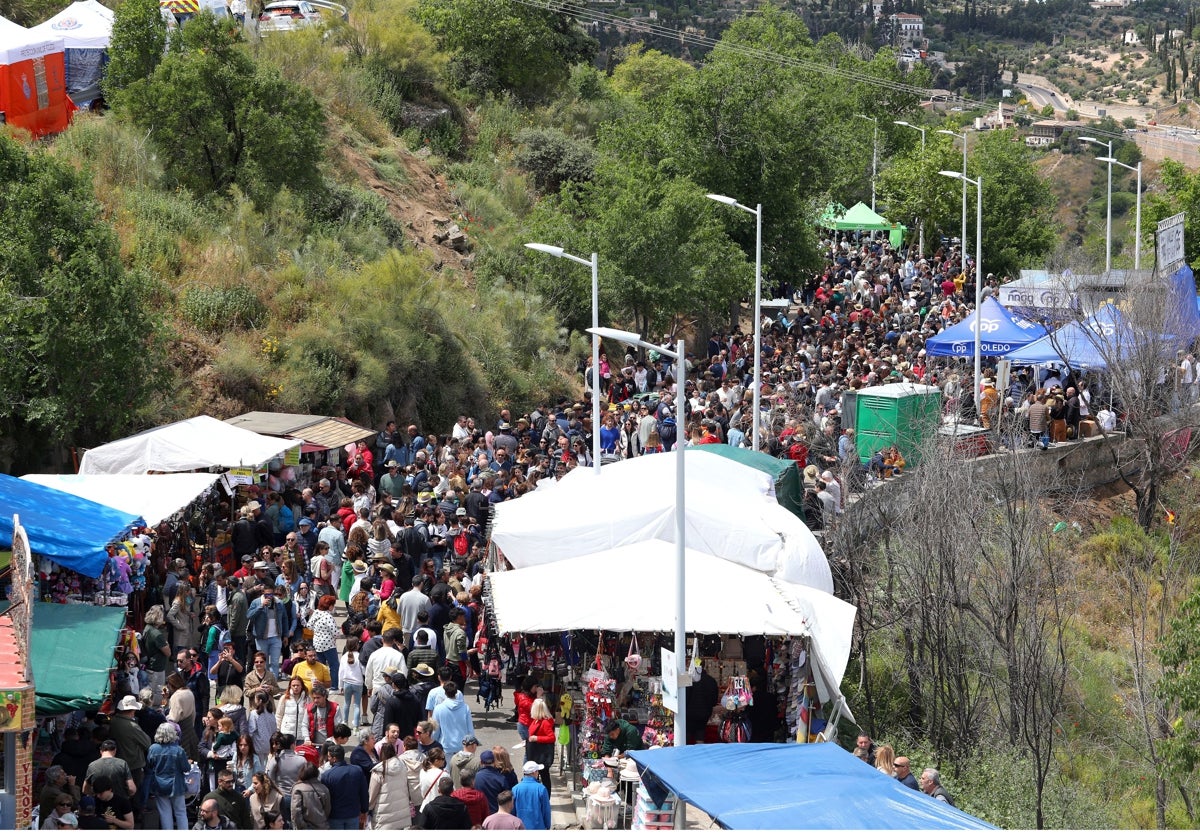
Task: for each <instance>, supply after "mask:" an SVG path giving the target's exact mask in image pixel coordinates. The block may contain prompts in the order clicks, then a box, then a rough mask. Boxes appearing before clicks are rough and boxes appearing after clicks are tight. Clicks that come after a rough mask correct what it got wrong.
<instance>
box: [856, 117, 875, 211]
mask: <svg viewBox="0 0 1200 840" xmlns="http://www.w3.org/2000/svg"><path fill="white" fill-rule="evenodd" d="M854 116H856V117H858V118H859V119H860V120H870V121H871V122H873V123H875V139H874V141H873V142H872V143H871V212H872V213H874V212H875V174H876V172H877V171H878V169H879V120H878V119H876V118H875V117H868V116H867V115H866V114H855V115H854Z"/></svg>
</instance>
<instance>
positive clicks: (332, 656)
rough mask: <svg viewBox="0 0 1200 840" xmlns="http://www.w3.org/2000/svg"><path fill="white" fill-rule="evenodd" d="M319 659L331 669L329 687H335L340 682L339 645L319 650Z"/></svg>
mask: <svg viewBox="0 0 1200 840" xmlns="http://www.w3.org/2000/svg"><path fill="white" fill-rule="evenodd" d="M317 659H318V660H320V661H321V662H324V663H325V667H326V668H328V669H329V687H330V688H334V687H335V686H337V684H338V651H337V646H336V645H335V646H333V647H331V648H330V649H329V650H321V651H317Z"/></svg>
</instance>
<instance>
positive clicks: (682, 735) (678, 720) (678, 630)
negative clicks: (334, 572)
mask: <svg viewBox="0 0 1200 840" xmlns="http://www.w3.org/2000/svg"><path fill="white" fill-rule="evenodd" d="M588 332H590V333H591V334H592V335H594V336H596V337H597V338H607V339H610V340H612V341H620V342H622V343H623V344H630V345H633V346H634V347H640V348H642V349H643V350H654V351H656V352H658V353H661V354H663V355H664V356H666V357H668V358H673V359H674V360H675V664H676V672H677V673H678V674H679V678H680V682H679V686H678V688H677V693H676V696H677V697H678V701H679V710H678V711H677V712H676V713H675V746H677V747H682V746H684V745H686V744H687V684H688V683H687V680H686V676H685V675H686V674H687V672H688V670H687V624H686V622H685V621H684V608H685V603H684V592H685V591H686V580H687V565H686V563H685V559H686V548H687V547H686V545H685V542H686V540H685V538H684V535H685V533H686V527H685V522H684V490H683V486H684V485H683V466H684V460H683V452H684V449H686V448H687V447H685V446H684V441H685V440H686V434H687V433H686V430H685V429H684V410H683V409H684V404H685V400H686V399H687V398H686V396H685V395H684V386H683V383H684V381H685V380H686V379H687V356H686V354H685V353H684V344H683V339H682V338H681V339H679V341H678V342H676V344H675V350H674V351H671V350H668V349H666V348H665V347H659V346H658V345H656V344H651V343H650V342H648V341H643V340H642V337H641V335H640V334H638V333H635V332H628V331H626V330H614V329H610V328H608V327H592V328H591V329H590V330H588Z"/></svg>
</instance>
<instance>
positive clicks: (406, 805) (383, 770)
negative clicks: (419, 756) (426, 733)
mask: <svg viewBox="0 0 1200 840" xmlns="http://www.w3.org/2000/svg"><path fill="white" fill-rule="evenodd" d="M409 771H410V768H409V766H408V764H406V763H405V762H403V761H401V760H400V758H399V757H398V756H397V755H396V748H395V747H394V746H392V745H391V744H389V743H387V742H386V741H385V742H384V743H383V744H381V745H380V747H379V763H378V764H376V765H375V767H374V768H373V769H372V770H371V783H370V786H369V797H370V802H371V814H372V819H371V828H372V829H374V830H376V831H387V830H397V831H399V830H402V829H406V828H410V827H411V826H412V806H413V805H414V804H416V803H418V802H420V801H421V788H420V785H419V784H418V783H417V780H416V779H415V778H414V777H413V775H412V773H410V772H409Z"/></svg>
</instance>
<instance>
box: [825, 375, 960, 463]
mask: <svg viewBox="0 0 1200 840" xmlns="http://www.w3.org/2000/svg"><path fill="white" fill-rule="evenodd" d="M851 395H853V400H854V415H853V416H854V440H855V443H856V445H857V447H858V457H859V460H861V461H862V462H863V463H864V464H865V463H866V462H867V461H869V460H871V456H872V455H874V454H875V453H876V452H878V451H879V450H880V449H886V448H887V447H889V446H891V445H892V444H893V443H894V444H896V446H897V448H898V449H899V450H900V454H901V455H903V456H904V460H905V462H906V463H907V464H908V465H909V466H914V467H915V466H916V465H917V464H919V463H920V461H921V449H922V444H923V443H924V442H925V441H926V440H928V439H929V437H930V436H931V435H933V434H934V433H935V431H936V430H937V427H938V424H939V423H940V422H941V416H942V392H941V389H939V388H937V387H935V386H933V385H918V384H916V383H913V382H895V383H892V384H889V385H877V386H875V387H873V388H863V389H862V390H860V391H855V392H847V393H846V394H844V395H843V399H846V398H850V397H851Z"/></svg>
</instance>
